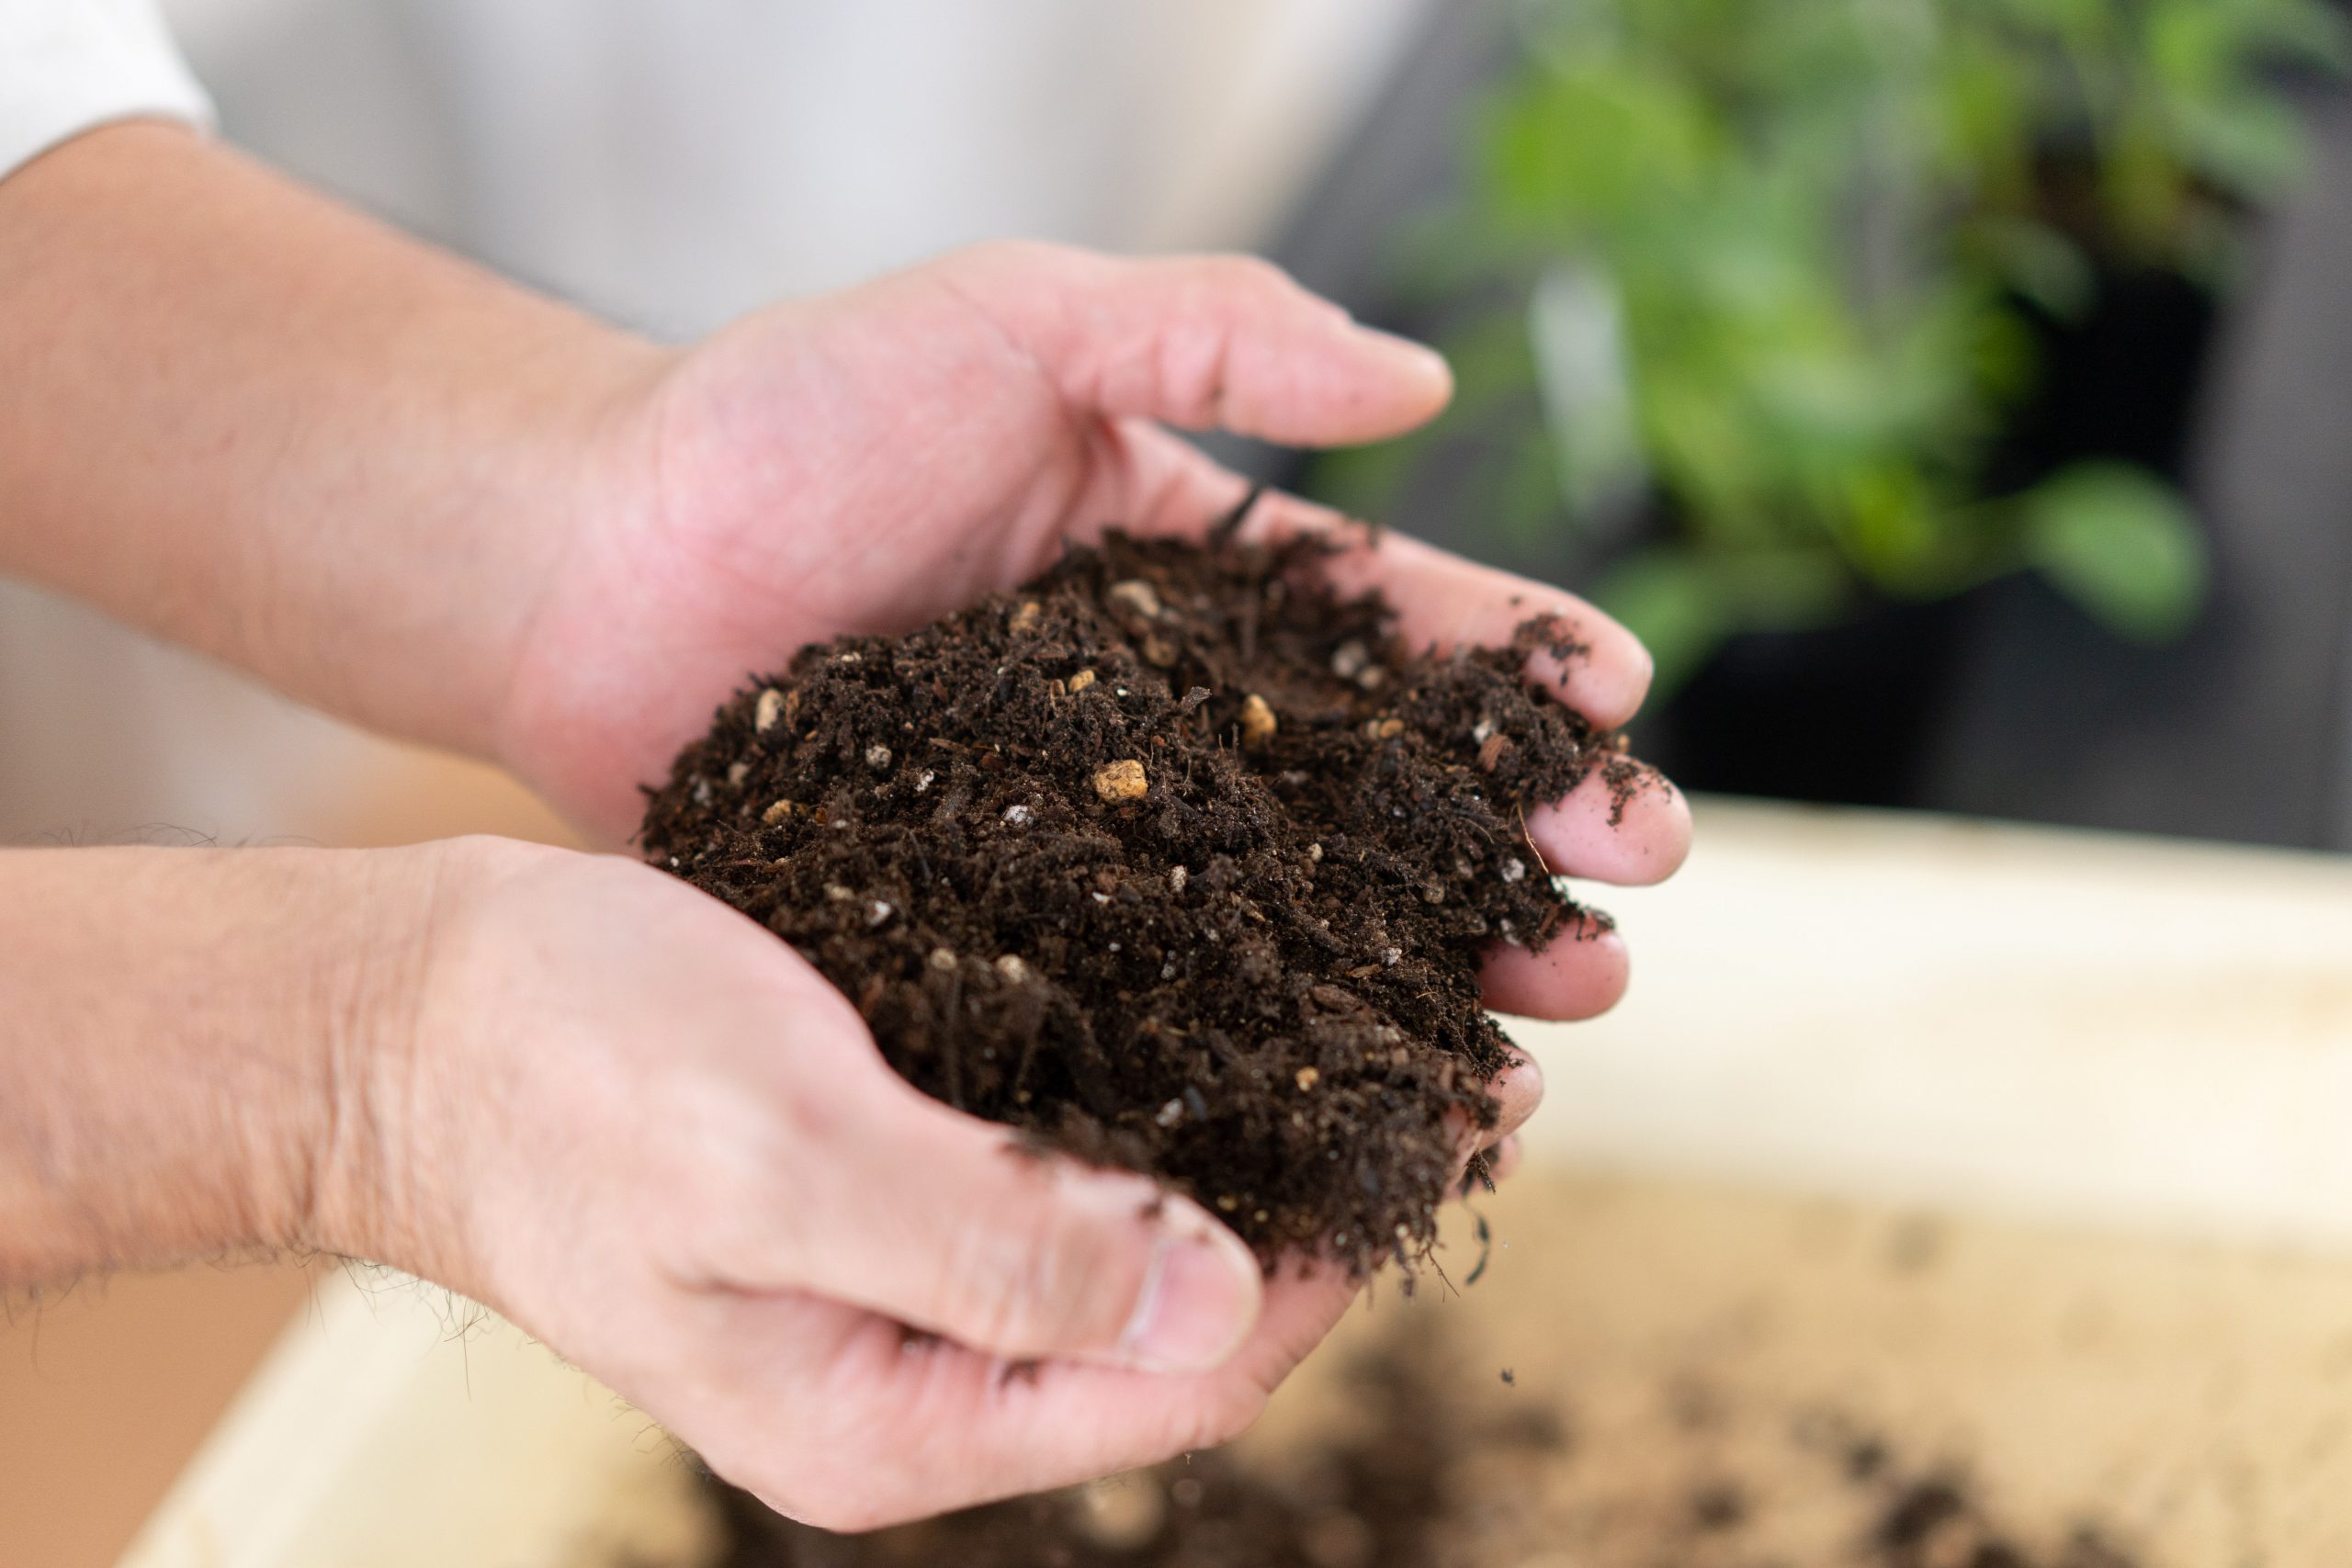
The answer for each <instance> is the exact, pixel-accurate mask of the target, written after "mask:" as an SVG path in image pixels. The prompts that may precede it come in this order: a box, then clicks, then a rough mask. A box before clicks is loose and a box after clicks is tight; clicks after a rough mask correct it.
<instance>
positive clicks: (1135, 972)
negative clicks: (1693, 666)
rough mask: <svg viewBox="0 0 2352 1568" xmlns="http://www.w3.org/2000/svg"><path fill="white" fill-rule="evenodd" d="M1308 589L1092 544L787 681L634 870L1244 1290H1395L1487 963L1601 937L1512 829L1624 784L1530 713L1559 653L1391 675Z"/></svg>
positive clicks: (1479, 1061)
mask: <svg viewBox="0 0 2352 1568" xmlns="http://www.w3.org/2000/svg"><path fill="white" fill-rule="evenodd" d="M1325 554H1326V551H1325V549H1324V548H1323V547H1320V546H1317V545H1316V544H1313V543H1306V542H1301V543H1295V544H1292V545H1289V546H1285V547H1280V548H1273V549H1270V548H1267V547H1259V546H1252V545H1243V544H1239V543H1237V542H1235V541H1234V540H1233V539H1232V538H1231V537H1230V536H1229V534H1227V533H1223V532H1221V533H1220V534H1219V535H1218V536H1217V537H1216V539H1215V540H1214V541H1213V542H1212V543H1211V544H1209V545H1206V546H1201V545H1193V544H1186V543H1180V542H1175V541H1168V540H1141V539H1134V538H1128V537H1125V536H1120V535H1117V534H1113V535H1111V536H1108V537H1106V538H1105V539H1104V540H1103V543H1102V545H1101V546H1100V547H1089V548H1080V549H1073V550H1072V551H1071V552H1069V555H1068V556H1067V557H1066V558H1064V559H1063V560H1062V561H1061V562H1060V564H1058V565H1057V567H1055V568H1054V569H1053V570H1050V571H1048V572H1046V574H1044V575H1043V576H1042V577H1040V578H1038V579H1037V580H1036V581H1034V582H1032V583H1030V584H1028V585H1026V586H1025V587H1024V588H1023V590H1022V591H1021V592H1018V593H1015V594H1012V595H1003V596H999V597H996V598H992V599H989V600H988V601H985V602H983V603H981V604H977V605H974V606H973V607H971V608H970V609H968V610H967V611H964V612H962V613H960V614H957V615H950V616H948V617H946V618H944V619H943V620H940V621H936V622H933V624H931V625H930V626H924V627H922V628H921V629H920V630H917V631H915V632H912V633H910V634H909V635H907V636H905V637H845V638H842V639H840V640H838V641H836V642H833V643H831V644H829V645H825V646H821V647H812V648H809V649H803V650H802V651H801V653H800V654H799V655H798V656H797V658H796V659H795V660H793V661H792V663H791V665H790V667H789V668H788V669H787V670H786V671H780V672H777V673H775V674H771V675H768V676H765V677H763V678H762V679H760V680H758V681H757V682H754V683H753V684H752V686H751V687H749V688H748V689H747V690H745V691H744V692H743V693H741V694H739V695H738V696H737V697H736V698H734V699H733V700H731V701H729V703H728V704H727V705H724V706H723V707H721V708H720V709H719V710H718V715H717V716H716V719H715V721H714V723H713V726H712V728H711V730H710V733H709V734H708V735H707V737H706V738H705V739H701V740H698V741H696V742H695V743H694V744H693V745H691V746H689V747H688V748H686V750H684V752H683V753H682V754H681V755H680V757H679V758H678V760H677V762H676V764H675V767H674V769H673V773H672V776H671V779H670V782H669V783H668V784H665V785H664V786H663V787H662V788H661V789H659V790H657V791H654V792H652V798H651V801H650V807H649V810H648V813H647V816H646V820H645V826H644V830H643V843H644V847H645V850H646V852H647V855H648V858H649V859H650V860H651V861H652V862H653V863H655V864H657V865H660V866H662V867H665V868H667V869H671V870H673V871H674V872H676V874H679V875H681V876H683V877H684V878H685V879H686V880H687V881H689V882H691V883H693V884H694V885H695V886H697V887H700V888H702V889H703V890H705V891H706V892H708V893H711V894H713V895H714V896H716V897H719V898H722V899H724V900H725V901H727V902H728V903H729V904H730V905H732V906H734V907H735V908H738V909H741V910H742V911H743V912H744V913H745V914H747V915H749V916H751V917H752V919H757V920H760V921H762V922H763V923H764V924H765V925H766V926H767V927H768V929H769V930H771V931H774V932H775V934H776V935H777V936H779V937H781V938H782V939H783V940H785V941H786V942H790V943H791V944H792V945H793V947H794V948H795V949H797V951H798V952H799V953H801V954H802V955H803V956H804V957H806V958H808V959H809V961H810V962H811V963H812V964H815V965H816V966H817V968H819V969H820V971H822V972H823V973H824V975H825V976H826V977H827V978H829V979H831V981H832V982H833V984H834V985H836V986H838V987H841V989H842V992H843V993H844V994H845V995H846V996H847V997H848V998H850V999H851V1000H852V1001H853V1002H854V1004H855V1005H856V1007H857V1008H858V1010H859V1012H860V1013H861V1014H862V1015H863V1016H864V1018H865V1021H866V1023H867V1025H868V1026H869V1027H870V1028H871V1029H872V1030H873V1032H874V1035H875V1038H876V1041H877V1042H878V1043H879V1044H880V1046H881V1049H882V1052H883V1055H885V1057H886V1058H887V1059H888V1062H889V1063H890V1065H891V1066H893V1067H895V1068H896V1069H897V1070H898V1071H899V1073H901V1074H902V1075H904V1076H905V1077H907V1078H908V1079H909V1080H910V1081H911V1082H912V1083H914V1084H915V1085H916V1086H917V1087H918V1088H920V1089H923V1090H925V1091H926V1092H928V1093H931V1094H933V1095H934V1096H936V1097H938V1098H940V1099H942V1100H947V1101H948V1102H949V1103H951V1104H954V1105H956V1106H958V1107H960V1108H961V1109H963V1110H966V1111H970V1112H972V1113H974V1114H976V1115H979V1116H984V1117H988V1118H990V1119H993V1120H996V1121H999V1122H1006V1123H1009V1124H1011V1125H1012V1126H1013V1127H1015V1128H1017V1129H1019V1130H1020V1131H1021V1133H1022V1134H1023V1135H1024V1136H1025V1137H1026V1138H1028V1139H1029V1140H1031V1141H1032V1142H1033V1143H1035V1145H1040V1146H1046V1147H1051V1148H1055V1149H1059V1150H1063V1151H1066V1152H1068V1153H1070V1154H1072V1155H1075V1156H1079V1157H1080V1158H1083V1159H1087V1160H1091V1161H1094V1162H1097V1163H1102V1164H1108V1165H1115V1166H1121V1167H1125V1168H1130V1169H1134V1170H1137V1171H1142V1172H1146V1173H1148V1174H1150V1175H1153V1176H1156V1177H1158V1178H1159V1179H1163V1180H1164V1181H1166V1182H1168V1183H1169V1184H1170V1185H1171V1186H1172V1187H1174V1188H1175V1189H1177V1190H1181V1191H1184V1192H1186V1193H1189V1194H1191V1195H1192V1196H1193V1197H1194V1198H1196V1199H1199V1200H1201V1201H1206V1202H1214V1203H1216V1207H1217V1208H1218V1209H1219V1210H1220V1211H1221V1212H1222V1213H1225V1214H1226V1215H1227V1216H1228V1217H1229V1219H1230V1223H1232V1224H1233V1225H1234V1227H1235V1228H1236V1229H1237V1230H1238V1232H1239V1233H1240V1234H1241V1235H1242V1236H1243V1237H1244V1238H1245V1239H1246V1240H1248V1241H1249V1242H1250V1245H1251V1246H1252V1247H1254V1248H1255V1249H1256V1250H1257V1251H1258V1253H1259V1255H1260V1257H1261V1258H1262V1259H1264V1260H1265V1261H1266V1262H1267V1264H1268V1266H1269V1267H1272V1264H1273V1262H1274V1261H1275V1260H1276V1259H1277V1258H1279V1257H1280V1256H1281V1255H1283V1253H1285V1252H1291V1251H1298V1252H1306V1253H1319V1254H1321V1255H1323V1256H1325V1257H1328V1258H1333V1259H1336V1260H1338V1261H1340V1262H1341V1263H1343V1264H1345V1265H1347V1266H1349V1267H1351V1268H1354V1269H1371V1268H1373V1267H1374V1266H1376V1265H1377V1264H1378V1263H1379V1262H1380V1261H1381V1260H1382V1259H1383V1258H1390V1257H1397V1258H1411V1257H1412V1256H1414V1255H1416V1254H1417V1253H1418V1252H1419V1250H1420V1249H1422V1248H1424V1247H1426V1246H1427V1244H1428V1243H1429V1241H1430V1236H1431V1234H1432V1229H1431V1227H1432V1222H1433V1217H1434V1215H1435V1213H1436V1210H1437V1206H1438V1203H1439V1201H1440V1200H1441V1199H1442V1196H1443V1194H1444V1189H1445V1187H1446V1184H1447V1182H1448V1179H1449V1177H1450V1175H1451V1173H1452V1169H1453V1163H1454V1161H1455V1159H1456V1158H1457V1157H1458V1148H1459V1140H1460V1137H1461V1129H1462V1128H1463V1127H1464V1126H1465V1125H1467V1126H1471V1127H1482V1126H1490V1125H1492V1123H1493V1121H1494V1116H1495V1107H1494V1103H1493V1101H1492V1100H1491V1098H1490V1097H1489V1096H1488V1094H1487V1091H1486V1088H1485V1085H1486V1083H1487V1080H1488V1079H1490V1078H1491V1077H1493V1076H1494V1074H1495V1073H1497V1072H1498V1071H1499V1070H1500V1069H1501V1068H1502V1067H1504V1066H1507V1065H1508V1064H1509V1063H1510V1061H1511V1060H1512V1059H1513V1058H1512V1054H1511V1049H1510V1042H1509V1040H1508V1039H1507V1038H1506V1037H1505V1036H1504V1035H1503V1034H1502V1032H1500V1031H1499V1030H1498V1028H1497V1027H1496V1025H1495V1023H1494V1021H1492V1020H1491V1019H1490V1018H1489V1017H1488V1016H1487V1013H1486V1012H1485V1010H1483V1008H1482V1007H1481V1006H1480V1003H1479V998H1478V987H1477V976H1478V969H1479V965H1480V963H1481V961H1482V957H1483V955H1484V953H1485V952H1486V951H1487V949H1488V948H1489V947H1490V946H1491V945H1492V944H1494V943H1495V942H1497V941H1498V940H1509V941H1512V942H1519V943H1521V944H1523V945H1526V946H1528V947H1531V948H1541V947H1543V946H1544V945H1545V944H1546V943H1548V942H1551V941H1553V940H1554V939H1555V937H1556V938H1561V939H1563V940H1575V939H1578V938H1581V937H1583V936H1585V935H1587V934H1589V933H1590V932H1593V931H1599V930H1601V929H1603V926H1604V922H1602V921H1600V920H1599V919H1595V918H1592V917H1591V916H1590V915H1589V912H1587V911H1581V910H1579V909H1578V908H1577V906H1576V905H1574V904H1572V903H1571V902H1570V901H1569V900H1568V898H1567V897H1566V896H1565V895H1564V894H1563V893H1562V892H1561V891H1560V890H1559V888H1558V887H1557V886H1555V883H1554V881H1553V879H1552V878H1551V877H1550V876H1548V875H1543V876H1532V875H1529V874H1528V869H1529V865H1530V863H1531V862H1535V857H1534V855H1533V852H1532V850H1531V849H1530V847H1529V845H1528V841H1527V840H1526V837H1525V830H1524V826H1523V823H1524V817H1525V814H1526V812H1527V811H1529V810H1531V809H1532V808H1533V807H1536V806H1538V805H1540V804H1542V803H1544V802H1546V801H1549V800H1552V799H1555V798H1557V797H1558V796H1560V795H1563V794H1565V793H1566V791H1567V790H1568V789H1569V788H1571V787H1572V786H1573V785H1574V784H1577V782H1578V781H1579V780H1580V779H1582V778H1584V777H1585V776H1586V775H1587V774H1588V773H1592V772H1594V771H1596V770H1600V771H1601V772H1602V774H1603V777H1604V779H1605V780H1606V781H1607V782H1608V784H1609V787H1610V789H1611V798H1612V802H1613V805H1614V807H1615V809H1616V810H1617V811H1619V812H1620V813H1622V811H1623V808H1624V805H1625V803H1626V801H1627V800H1629V799H1630V798H1631V797H1632V795H1634V793H1636V792H1638V791H1639V790H1640V789H1642V788H1645V787H1647V786H1648V781H1650V780H1652V779H1654V778H1655V775H1654V774H1651V773H1648V771H1647V770H1645V769H1643V768H1641V767H1640V766H1639V764H1637V763H1634V762H1633V761H1630V760H1629V759H1627V758H1626V757H1624V756H1623V754H1622V750H1621V748H1620V747H1619V745H1618V743H1617V740H1616V738H1615V737H1614V736H1612V735H1608V734H1601V733H1597V732H1595V731H1594V730H1593V729H1592V728H1590V727H1589V726H1588V725H1586V724H1585V723H1584V722H1583V721H1582V720H1581V719H1579V718H1578V717H1577V716H1575V715H1574V714H1572V713H1570V712H1568V711H1567V710H1566V708H1564V707H1563V706H1561V705H1559V704H1558V703H1556V702H1555V701H1553V700H1551V699H1550V698H1549V697H1548V696H1546V695H1544V694H1542V693H1541V692H1538V691H1536V690H1534V689H1533V688H1532V687H1531V686H1530V685H1529V684H1528V682H1526V681H1525V680H1524V679H1523V677H1522V674H1521V670H1522V667H1523V665H1524V662H1525V660H1526V657H1527V655H1528V654H1529V653H1530V652H1531V651H1532V650H1533V649H1538V648H1544V649H1567V650H1568V651H1569V652H1570V653H1571V655H1573V654H1574V653H1575V651H1576V649H1575V646H1574V644H1573V643H1572V642H1571V641H1570V640H1569V639H1568V638H1567V637H1566V636H1565V634H1564V633H1563V632H1562V631H1561V630H1560V629H1559V627H1558V626H1556V625H1555V624H1554V623H1551V622H1549V621H1545V620H1536V621H1531V622H1530V623H1528V624H1527V625H1526V626H1523V627H1522V628H1521V631H1520V633H1519V635H1518V637H1517V638H1516V640H1515V641H1514V643H1513V645H1512V646H1511V647H1509V648H1504V649H1467V648H1465V649H1453V650H1450V651H1448V652H1446V653H1443V654H1439V653H1436V652H1433V651H1430V650H1417V649H1413V648H1410V647H1408V645H1406V644H1405V642H1404V641H1403V640H1402V639H1400V638H1399V637H1397V635H1396V630H1395V623H1394V617H1393V615H1391V613H1390V611H1389V610H1388V608H1387V606H1386V605H1385V604H1383V603H1381V602H1380V601H1379V600H1378V599H1377V598H1356V599H1348V598H1342V597H1340V596H1339V595H1337V594H1335V593H1334V592H1332V591H1331V590H1330V589H1329V587H1328V586H1327V585H1326V581H1325V579H1324V576H1323V574H1322V570H1321V568H1322V563H1323V559H1324V556H1325ZM722 777H723V778H725V779H727V780H728V781H729V785H730V788H729V789H728V790H727V791H724V792H714V791H712V790H710V789H709V788H708V787H707V782H708V781H709V780H712V779H715V778H722ZM1535 863H1540V862H1535ZM829 886H831V887H840V888H842V889H845V890H847V892H848V895H849V896H848V897H841V898H835V897H828V896H827V893H826V890H827V888H828V887H829ZM877 910H886V911H887V913H886V914H883V915H881V916H880V918H878V919H877V918H876V911H877ZM966 954H968V955H969V956H970V962H969V963H966V962H963V961H962V960H961V958H960V957H959V955H966ZM1306 1089H1311V1090H1312V1092H1311V1093H1305V1092H1302V1091H1303V1090H1306ZM1170 1107H1175V1108H1178V1111H1179V1112H1180V1113H1178V1114H1174V1115H1171V1114H1170ZM1219 1199H1227V1200H1230V1201H1227V1202H1220V1201H1217V1200H1219Z"/></svg>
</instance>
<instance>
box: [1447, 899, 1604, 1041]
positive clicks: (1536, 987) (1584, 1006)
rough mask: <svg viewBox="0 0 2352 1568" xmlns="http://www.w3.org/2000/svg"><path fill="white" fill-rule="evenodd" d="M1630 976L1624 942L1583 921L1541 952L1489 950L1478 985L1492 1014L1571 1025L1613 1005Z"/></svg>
mask: <svg viewBox="0 0 2352 1568" xmlns="http://www.w3.org/2000/svg"><path fill="white" fill-rule="evenodd" d="M1631 973H1632V960H1631V958H1630V957H1629V956H1628V954H1627V953H1626V950H1625V939H1624V938H1623V937H1622V936H1620V935H1618V934H1617V932H1616V931H1609V930H1603V929H1602V928H1601V927H1600V925H1599V924H1598V923H1596V922H1594V921H1592V920H1590V919H1585V920H1583V921H1581V922H1579V923H1576V924H1571V925H1569V926H1567V927H1566V928H1564V929H1563V930H1562V931H1561V932H1560V934H1559V935H1557V936H1556V937H1554V938H1553V939H1552V942H1551V943H1550V945H1548V946H1546V947H1545V948H1544V951H1543V952H1541V953H1535V952H1531V951H1530V950H1528V949H1527V948H1524V947H1512V946H1509V945H1501V946H1497V947H1495V948H1493V949H1491V950H1489V951H1488V953H1487V964H1486V967H1485V968H1483V969H1481V970H1480V971H1479V973H1478V985H1479V989H1480V990H1481V991H1483V992H1484V993H1485V997H1486V1002H1487V1006H1488V1007H1490V1008H1492V1009H1494V1010H1496V1011H1497V1012H1507V1013H1515V1014H1517V1015H1519V1016H1520V1017H1521V1018H1544V1019H1554V1020H1560V1021H1573V1020H1576V1019H1585V1018H1595V1017H1598V1016H1599V1015H1600V1014H1601V1013H1604V1012H1607V1011H1608V1010H1610V1009H1611V1008H1612V1007H1614V1006H1616V1005H1617V1001H1618V999H1619V998H1622V997H1623V995H1624V994H1625V984H1626V981H1627V978H1628V977H1629V976H1630V975H1631Z"/></svg>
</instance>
